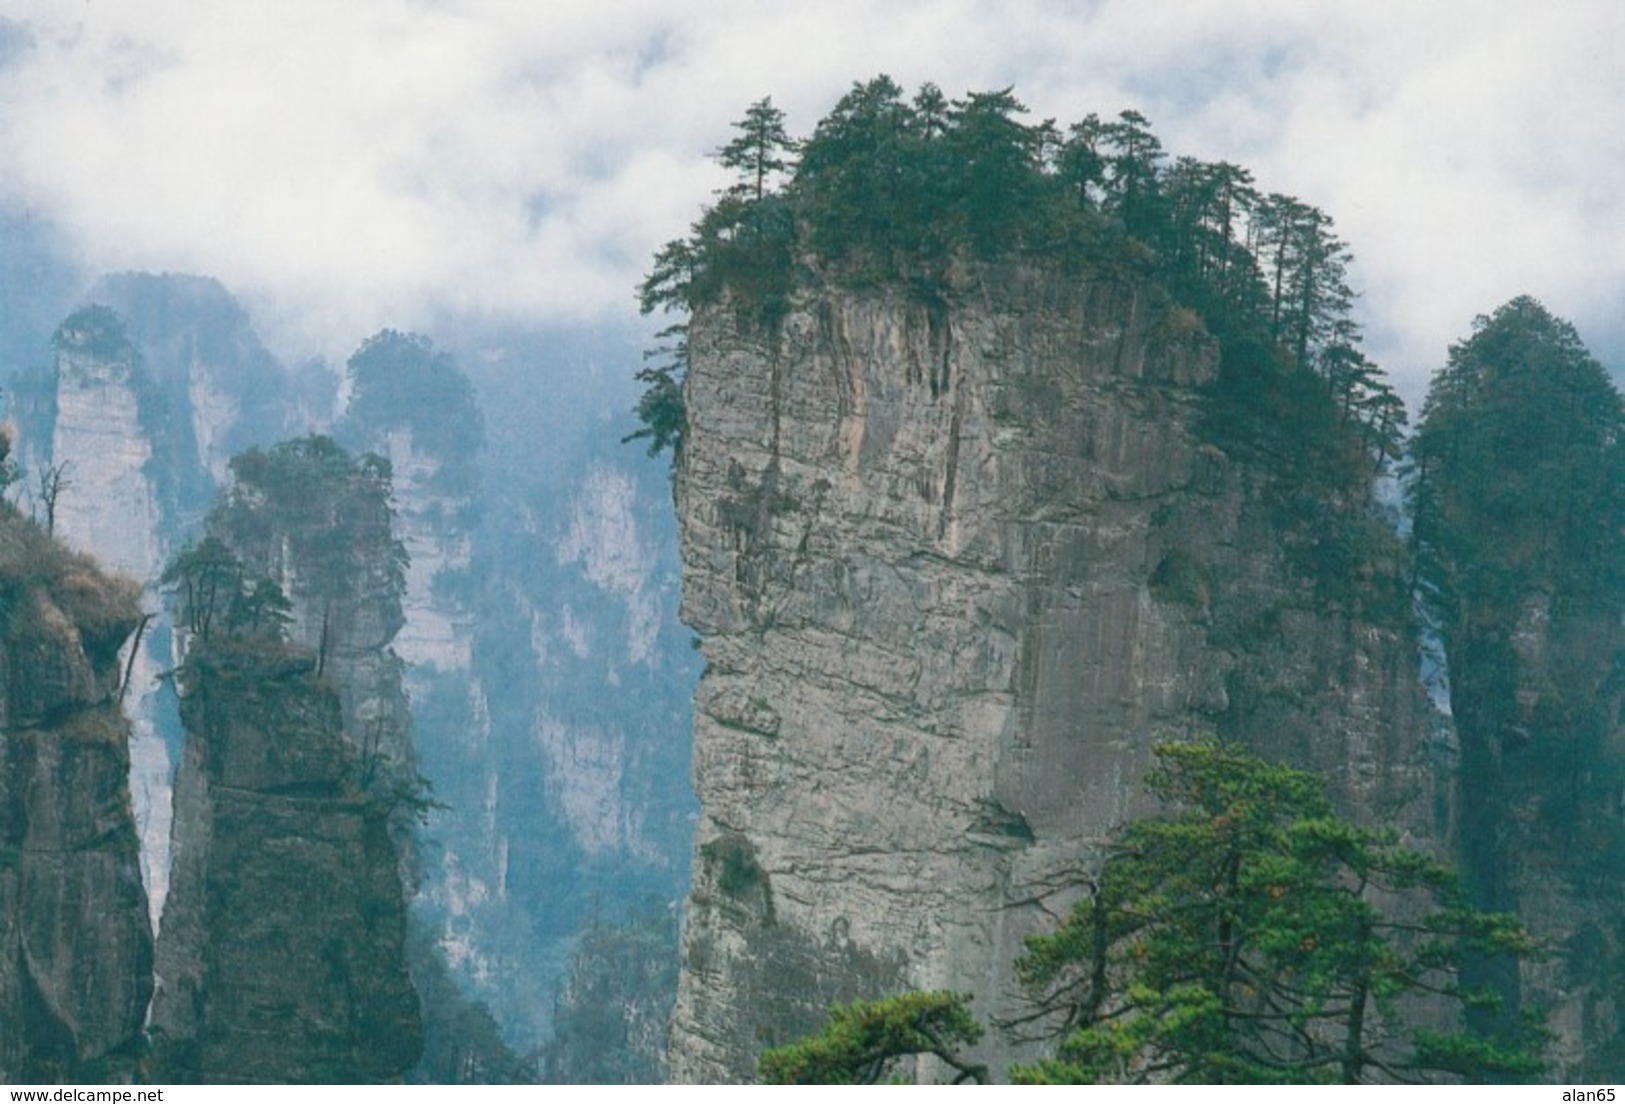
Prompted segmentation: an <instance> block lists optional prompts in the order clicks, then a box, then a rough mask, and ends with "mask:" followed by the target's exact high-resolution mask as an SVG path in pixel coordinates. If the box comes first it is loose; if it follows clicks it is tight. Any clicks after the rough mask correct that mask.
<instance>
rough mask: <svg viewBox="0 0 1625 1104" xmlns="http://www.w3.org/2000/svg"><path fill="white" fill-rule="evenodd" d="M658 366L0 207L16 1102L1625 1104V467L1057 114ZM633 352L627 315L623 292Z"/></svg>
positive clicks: (1305, 223) (1556, 338) (764, 285)
mask: <svg viewBox="0 0 1625 1104" xmlns="http://www.w3.org/2000/svg"><path fill="white" fill-rule="evenodd" d="M728 137H729V139H730V140H729V141H728V142H727V144H725V145H723V146H722V147H721V148H720V149H719V150H718V151H717V152H716V154H715V158H716V160H717V161H718V162H719V163H720V165H721V166H722V167H723V168H724V169H726V170H727V171H728V172H729V173H730V174H731V180H732V183H731V184H730V185H729V186H728V187H726V188H725V189H723V190H721V191H719V192H718V193H717V194H716V195H715V196H714V197H713V201H712V202H711V203H709V204H708V205H706V206H705V207H704V208H703V209H702V210H701V211H700V212H699V213H698V214H697V217H696V219H695V221H694V222H693V224H692V227H691V229H690V231H689V233H688V234H687V235H686V236H684V237H680V238H678V239H676V240H673V241H672V242H670V243H668V244H667V245H666V246H665V247H663V248H662V249H661V250H660V251H659V252H658V253H657V254H656V255H655V256H654V258H653V260H652V263H651V266H650V268H649V270H648V274H647V276H646V278H645V280H644V282H643V283H642V284H641V285H640V286H639V287H638V288H637V289H636V301H637V303H638V305H639V306H641V308H642V313H643V316H645V318H644V321H642V322H640V321H639V320H638V319H636V318H634V317H630V316H631V315H632V314H633V313H634V312H633V311H632V310H631V309H630V308H631V304H632V301H633V300H632V298H631V296H629V299H628V307H629V309H628V315H629V317H628V318H627V319H626V320H625V323H624V325H623V326H621V327H619V328H613V329H601V330H595V331H591V332H587V331H569V330H566V329H563V328H553V329H544V328H540V327H538V328H536V329H531V330H526V329H524V328H522V327H514V326H499V325H496V324H493V323H485V322H478V321H474V320H471V319H469V318H453V317H448V319H447V320H446V324H445V326H444V328H443V330H437V331H436V332H435V333H433V334H424V333H416V332H408V331H406V330H397V329H392V328H383V329H379V330H377V331H376V332H374V333H372V334H370V335H367V334H358V335H356V340H355V346H354V349H353V352H351V353H350V354H349V355H348V357H347V359H346V360H345V361H344V363H342V364H334V363H329V362H328V361H326V360H323V359H320V358H313V359H305V360H289V359H284V358H281V357H279V356H278V355H276V354H274V353H273V352H272V351H271V350H270V349H268V348H267V346H266V344H265V343H264V342H263V341H262V339H261V336H260V334H259V332H258V331H257V330H256V325H255V320H254V318H253V317H251V314H250V311H249V309H248V308H247V307H245V306H244V304H243V303H240V302H239V301H238V300H237V299H236V298H234V296H233V294H232V293H231V292H230V291H229V290H228V289H227V288H226V287H224V286H223V285H222V284H221V283H220V282H219V281H217V280H216V279H214V278H212V277H210V276H208V275H182V274H175V273H163V274H158V273H148V272H121V273H116V274H109V275H105V276H102V277H100V278H99V279H97V280H96V281H95V282H94V283H92V284H91V285H90V286H88V287H86V286H83V285H82V282H81V281H78V280H77V279H76V278H75V277H74V276H73V274H72V273H73V269H72V266H71V264H70V263H69V261H68V260H67V259H66V257H65V256H63V254H62V252H61V250H60V248H59V247H58V245H57V244H56V242H55V240H54V239H53V237H52V235H51V233H50V230H49V228H48V227H46V226H44V225H43V224H41V223H38V222H36V221H34V220H33V219H32V218H31V216H29V215H27V214H26V213H24V212H18V211H10V210H0V358H3V360H0V369H3V370H4V380H5V382H4V396H3V398H4V404H5V418H6V421H5V424H4V430H3V432H4V436H3V439H0V450H3V455H0V483H3V484H4V499H3V503H0V1082H4V1083H22V1084H27V1083H40V1084H44V1083H101V1082H106V1083H140V1084H219V1083H270V1084H288V1083H398V1082H408V1083H420V1084H459V1085H461V1084H529V1083H577V1084H581V1083H589V1084H590V1083H614V1084H640V1083H659V1082H680V1083H707V1084H709V1083H752V1082H767V1083H874V1082H887V1081H901V1082H925V1083H935V1082H955V1083H963V1082H973V1081H974V1082H1010V1081H1015V1082H1021V1083H1148V1082H1149V1083H1165V1082H1176V1083H1198V1084H1206V1083H1220V1082H1248V1083H1252V1082H1320V1083H1337V1082H1350V1083H1369V1082H1384V1083H1412V1082H1420V1083H1432V1082H1445V1083H1457V1082H1463V1081H1465V1082H1505V1081H1535V1082H1544V1083H1559V1082H1563V1083H1579V1082H1581V1081H1586V1082H1592V1083H1595V1082H1608V1081H1620V1080H1625V1038H1622V1036H1621V1019H1622V1017H1625V1007H1622V1001H1625V892H1622V886H1625V715H1622V707H1625V433H1622V430H1625V407H1622V401H1621V396H1620V393H1619V391H1618V389H1617V387H1616V386H1615V384H1614V383H1613V382H1612V380H1611V378H1610V374H1609V372H1608V370H1607V369H1605V368H1604V366H1603V365H1602V364H1601V363H1600V362H1599V361H1598V360H1597V359H1596V358H1595V357H1594V356H1593V355H1592V354H1591V353H1590V352H1589V351H1588V350H1587V348H1586V346H1585V345H1584V343H1583V342H1582V340H1581V337H1580V335H1579V334H1578V333H1577V332H1576V330H1575V329H1574V327H1573V326H1572V325H1570V324H1569V323H1568V322H1566V321H1564V320H1563V319H1561V318H1558V317H1556V316H1555V315H1553V314H1552V313H1551V312H1550V311H1548V310H1547V309H1546V307H1545V306H1543V305H1542V304H1541V303H1540V302H1538V301H1537V300H1536V299H1534V298H1532V297H1529V296H1520V297H1517V298H1513V299H1511V300H1509V301H1507V302H1505V303H1500V304H1497V303H1485V304H1483V310H1484V312H1485V313H1484V314H1483V315H1482V316H1480V317H1479V318H1477V319H1476V320H1473V319H1463V320H1462V332H1461V336H1460V339H1459V340H1458V342H1457V343H1456V344H1454V345H1452V346H1451V347H1450V348H1449V349H1439V350H1438V360H1437V371H1436V372H1435V374H1434V376H1433V379H1432V383H1431V385H1430V388H1429V391H1428V394H1427V397H1426V400H1425V402H1423V403H1422V404H1421V405H1420V407H1419V408H1416V409H1411V410H1407V407H1406V403H1405V402H1404V401H1403V399H1402V398H1401V397H1400V396H1399V394H1398V393H1397V392H1396V390H1395V388H1394V386H1393V385H1392V384H1391V383H1390V382H1389V380H1388V378H1387V377H1386V376H1385V374H1384V372H1383V370H1382V369H1381V368H1380V367H1379V366H1378V365H1377V364H1376V363H1374V362H1373V361H1372V360H1371V359H1370V357H1369V356H1368V355H1367V353H1366V351H1365V345H1364V339H1363V335H1362V332H1361V326H1360V324H1359V322H1358V321H1357V320H1356V310H1355V302H1356V293H1355V291H1354V289H1353V288H1352V287H1351V276H1350V266H1351V264H1352V261H1353V254H1352V251H1351V249H1350V247H1349V246H1348V244H1346V243H1345V242H1343V241H1342V240H1341V239H1340V238H1339V237H1338V236H1337V234H1336V231H1335V229H1334V226H1333V223H1332V219H1331V218H1330V217H1329V216H1328V215H1327V214H1326V213H1324V212H1322V211H1320V210H1318V209H1317V208H1315V207H1314V206H1312V205H1310V204H1307V203H1304V202H1302V201H1301V200H1298V199H1296V198H1294V197H1291V196H1286V195H1282V194H1278V193H1273V192H1270V191H1269V190H1268V185H1267V183H1263V182H1255V181H1254V179H1253V175H1252V173H1251V172H1249V171H1248V170H1247V169H1246V168H1244V167H1242V166H1239V165H1235V164H1230V163H1228V162H1208V161H1203V160H1200V159H1197V158H1195V157H1190V156H1182V155H1178V154H1176V153H1174V152H1170V151H1166V150H1164V149H1163V147H1162V144H1161V141H1160V139H1159V138H1158V137H1157V135H1156V134H1155V133H1154V132H1153V130H1152V128H1151V125H1150V123H1149V122H1148V120H1146V119H1145V118H1144V117H1143V116H1141V115H1140V114H1138V113H1137V112H1134V111H1123V112H1121V113H1120V114H1118V115H1116V116H1111V117H1102V116H1099V115H1096V114H1089V115H1087V116H1085V117H1083V118H1082V119H1081V120H1079V121H1077V122H1074V123H1057V122H1056V121H1054V120H1045V121H1034V120H1032V119H1031V118H1029V113H1028V112H1027V110H1026V108H1025V107H1024V106H1023V105H1022V104H1021V102H1020V101H1019V100H1018V99H1017V98H1016V96H1015V94H1014V92H1013V91H1012V90H1009V89H1006V90H1004V91H995V92H979V93H966V94H965V95H964V96H963V97H961V98H954V97H950V96H948V95H946V94H945V93H943V92H942V91H941V90H940V89H938V88H937V87H936V86H934V85H929V84H927V85H924V86H922V87H921V88H919V89H918V90H917V91H915V92H912V93H911V92H908V91H907V90H905V89H903V88H902V87H901V86H899V85H898V84H896V83H895V82H893V81H891V80H890V79H889V78H887V77H878V78H875V79H873V80H869V81H866V82H861V83H857V84H854V85H852V86H851V88H850V89H849V91H848V92H847V94H846V95H845V96H843V97H842V98H841V99H840V100H839V102H838V103H837V104H836V105H835V106H834V107H833V109H831V110H830V112H829V113H828V114H827V115H826V116H825V117H824V118H823V119H822V120H820V121H819V122H818V123H817V125H816V126H815V127H814V128H813V129H812V130H811V131H810V132H809V133H807V134H805V135H802V136H792V135H791V133H790V132H789V131H788V128H787V124H786V121H785V117H784V115H783V113H782V112H780V111H779V110H778V109H777V108H776V107H775V106H774V104H773V101H772V100H771V99H763V100H760V101H758V102H756V103H755V104H752V105H750V107H749V108H748V109H747V110H746V112H745V113H744V115H743V116H742V117H741V118H740V119H739V120H738V121H736V122H735V123H734V124H733V125H732V127H731V129H730V130H729V131H728ZM628 290H629V292H630V291H632V290H633V289H628Z"/></svg>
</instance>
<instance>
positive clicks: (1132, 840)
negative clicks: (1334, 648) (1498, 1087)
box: [1014, 744, 1542, 1083]
mask: <svg viewBox="0 0 1625 1104" xmlns="http://www.w3.org/2000/svg"><path fill="white" fill-rule="evenodd" d="M1156 753H1157V757H1158V763H1157V766H1156V767H1155V768H1154V769H1153V771H1152V772H1151V774H1150V776H1149V778H1148V780H1147V781H1148V785H1149V787H1150V789H1151V790H1152V792H1153V793H1155V794H1156V795H1157V796H1158V797H1160V798H1162V799H1163V800H1164V801H1165V802H1167V803H1169V804H1171V805H1173V806H1174V807H1175V810H1176V811H1175V812H1174V813H1173V814H1172V815H1169V816H1166V817H1161V818H1156V819H1148V820H1142V821H1139V822H1136V823H1135V824H1134V825H1132V826H1131V827H1130V828H1129V830H1128V832H1127V833H1126V834H1125V835H1124V837H1123V839H1122V840H1121V841H1120V843H1119V844H1118V846H1117V847H1115V848H1114V849H1113V851H1112V853H1111V855H1110V856H1109V857H1108V859H1107V861H1106V863H1105V865H1104V867H1103V869H1102V871H1101V874H1100V877H1099V880H1098V881H1097V882H1096V884H1095V885H1094V886H1092V887H1091V893H1090V895H1089V896H1088V897H1087V898H1086V899H1085V900H1083V901H1082V902H1080V903H1079V904H1078V905H1077V907H1076V908H1075V909H1074V910H1073V912H1072V913H1071V915H1069V916H1068V917H1067V918H1066V919H1065V920H1064V921H1063V922H1062V923H1061V925H1060V926H1059V927H1058V928H1057V930H1056V931H1055V932H1053V933H1051V934H1048V935H1043V936H1038V937H1034V938H1032V939H1030V940H1029V942H1028V948H1027V952H1026V954H1025V955H1024V956H1023V957H1022V958H1021V959H1020V960H1019V961H1018V963H1017V970H1018V974H1019V976H1020V977H1021V979H1022V981H1023V983H1024V984H1025V985H1026V986H1027V987H1028V989H1029V992H1030V994H1031V995H1032V998H1033V1000H1034V1002H1035V1011H1034V1013H1033V1014H1032V1016H1030V1017H1028V1018H1027V1019H1026V1020H1025V1021H1024V1023H1025V1025H1026V1026H1027V1027H1029V1028H1030V1027H1032V1026H1033V1025H1044V1027H1045V1028H1046V1029H1047V1030H1048V1031H1050V1032H1052V1033H1054V1034H1056V1035H1058V1036H1059V1037H1060V1044H1059V1047H1058V1049H1057V1051H1056V1053H1055V1056H1054V1057H1053V1058H1051V1059H1048V1060H1046V1061H1043V1062H1040V1063H1037V1064H1035V1065H1033V1066H1030V1067H1026V1068H1022V1069H1018V1070H1016V1071H1014V1074H1015V1077H1016V1079H1017V1080H1022V1081H1028V1082H1066V1083H1075V1082H1102V1081H1112V1082H1124V1081H1126V1082H1145V1081H1158V1082H1164V1081H1169V1082H1192V1083H1219V1082H1243V1083H1267V1082H1337V1081H1341V1082H1347V1083H1357V1082H1363V1081H1371V1080H1393V1081H1411V1080H1423V1079H1426V1078H1427V1077H1429V1076H1433V1075H1437V1074H1454V1075H1457V1076H1460V1077H1463V1078H1465V1079H1468V1080H1482V1079H1493V1080H1505V1079H1517V1078H1522V1077H1528V1076H1532V1075H1534V1074H1536V1073H1538V1072H1539V1071H1540V1070H1541V1069H1542V1065H1541V1062H1540V1059H1539V1038H1540V1032H1539V1029H1538V1027H1535V1026H1532V1025H1523V1024H1520V1025H1518V1030H1516V1031H1508V1032H1507V1033H1506V1034H1505V1035H1503V1036H1501V1037H1498V1038H1484V1037H1478V1036H1473V1035H1470V1034H1468V1033H1465V1032H1461V1031H1455V1032H1448V1031H1447V1032H1438V1031H1429V1030H1427V1029H1425V1028H1423V1027H1421V1026H1418V1025H1416V1024H1413V1023H1411V1022H1410V1020H1409V1017H1408V1015H1407V1013H1408V1012H1410V1011H1412V1010H1411V1009H1409V1008H1408V1007H1407V1002H1409V1001H1412V1000H1414V999H1416V998H1431V999H1434V1000H1437V1001H1442V1002H1444V1004H1445V1005H1447V1006H1452V1007H1454V1008H1455V1009H1456V1010H1457V1012H1458V1013H1459V1012H1460V1011H1462V1010H1463V1009H1464V1008H1465V1007H1467V1006H1469V1005H1471V1004H1475V1003H1478V1002H1483V1001H1493V1000H1494V999H1495V998H1494V996H1493V994H1488V993H1484V992H1477V991H1473V990H1470V989H1468V988H1466V987H1464V986H1463V984H1462V963H1463V961H1464V958H1465V957H1466V956H1469V955H1473V954H1482V953H1486V952H1494V953H1500V954H1507V955H1512V956H1519V955H1525V954H1530V953H1532V952H1533V951H1534V950H1535V947H1534V944H1533V942H1532V941H1531V939H1530V937H1529V935H1528V933H1527V932H1526V931H1525V930H1524V929H1523V927H1522V925H1521V924H1520V923H1518V921H1517V920H1516V919H1514V918H1512V917H1509V916H1505V915H1497V914H1486V913H1481V912H1478V911H1476V910H1474V909H1472V908H1471V907H1469V906H1468V905H1467V904H1466V903H1465V901H1464V899H1463V897H1462V896H1461V894H1460V893H1459V891H1458V889H1457V887H1456V885H1455V881H1454V879H1453V878H1452V876H1451V875H1450V873H1449V872H1448V871H1447V870H1446V869H1445V868H1444V867H1442V866H1441V865H1440V864H1438V863H1437V862H1435V861H1433V860H1432V859H1430V858H1428V857H1426V856H1424V855H1421V854H1418V853H1417V852H1414V851H1410V850H1408V849H1406V848H1404V847H1402V846H1400V845H1399V843H1398V842H1397V838H1396V836H1395V834H1394V833H1392V832H1389V831H1384V830H1378V829H1367V828H1359V827H1356V826H1354V825H1351V824H1348V823H1346V822H1344V821H1341V820H1339V819H1338V818H1336V817H1335V816H1334V815H1333V813H1332V810H1331V806H1330V804H1329V802H1328V800H1327V798H1326V795H1325V792H1324V785H1323V783H1322V782H1321V780H1320V779H1319V778H1318V777H1316V776H1314V775H1310V774H1306V773H1304V772H1302V771H1296V770H1292V769H1290V768H1287V767H1282V766H1276V765H1272V764H1268V763H1265V762H1262V761H1260V760H1257V759H1254V758H1251V757H1250V756H1246V755H1244V754H1242V753H1240V752H1238V751H1236V750H1234V749H1232V748H1228V747H1224V746H1221V745H1217V744H1193V745H1165V746H1162V747H1159V748H1158V749H1156Z"/></svg>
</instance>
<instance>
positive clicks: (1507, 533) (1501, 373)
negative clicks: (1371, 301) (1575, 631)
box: [1415, 296, 1625, 616]
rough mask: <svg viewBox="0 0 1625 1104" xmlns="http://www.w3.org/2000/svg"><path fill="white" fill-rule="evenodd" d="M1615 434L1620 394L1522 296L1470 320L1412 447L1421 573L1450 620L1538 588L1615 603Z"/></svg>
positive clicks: (1622, 508) (1621, 515)
mask: <svg viewBox="0 0 1625 1104" xmlns="http://www.w3.org/2000/svg"><path fill="white" fill-rule="evenodd" d="M1622 431H1625V412H1622V407H1621V400H1620V395H1619V392H1618V391H1616V390H1615V389H1614V386H1613V384H1612V383H1611V382H1610V381H1609V379H1608V375H1607V372H1606V371H1605V370H1604V369H1603V367H1602V365H1600V364H1599V363H1597V361H1596V359H1595V358H1593V357H1592V356H1591V354H1590V353H1589V352H1587V351H1586V348H1585V346H1584V345H1583V344H1582V343H1581V341H1580V337H1579V335H1578V334H1577V333H1576V332H1575V330H1574V327H1573V326H1571V325H1569V324H1568V323H1567V322H1564V321H1563V320H1561V319H1558V318H1555V317H1553V316H1552V315H1551V314H1549V313H1548V312H1547V311H1546V309H1545V308H1544V307H1542V306H1541V305H1540V304H1539V303H1538V302H1536V301H1535V300H1534V299H1532V298H1529V297H1528V296H1522V297H1519V298H1517V299H1514V300H1512V301H1511V302H1510V303H1507V304H1506V305H1505V306H1503V307H1501V308H1500V309H1499V310H1497V311H1496V312H1495V313H1494V314H1493V315H1490V316H1488V317H1480V318H1478V319H1476V320H1475V322H1474V324H1473V335H1472V336H1471V337H1469V338H1468V339H1466V340H1465V341H1462V342H1459V343H1458V344H1456V345H1453V346H1452V347H1451V349H1450V357H1449V362H1448V363H1447V365H1446V366H1445V368H1444V370H1443V371H1441V372H1440V373H1439V374H1438V375H1437V376H1436V377H1435V378H1434V380H1433V383H1432V386H1431V387H1430V389H1429V392H1428V397H1427V401H1426V403H1425V404H1424V405H1423V408H1422V421H1421V424H1420V425H1419V426H1418V429H1417V435H1416V443H1415V457H1416V463H1417V466H1418V469H1419V477H1418V480H1417V484H1416V502H1415V506H1416V525H1417V535H1418V538H1419V540H1420V541H1421V542H1422V544H1423V548H1424V551H1425V553H1426V555H1425V556H1424V558H1423V560H1422V563H1421V567H1422V570H1423V572H1424V574H1425V576H1426V577H1427V578H1428V579H1429V580H1430V581H1431V582H1433V583H1434V584H1435V586H1436V587H1437V588H1438V589H1439V592H1440V594H1441V595H1443V596H1444V597H1445V599H1446V602H1447V605H1448V606H1449V607H1450V608H1452V609H1455V610H1465V609H1466V608H1467V607H1478V608H1480V609H1497V608H1499V607H1502V606H1504V605H1505V604H1506V602H1507V601H1508V600H1509V599H1512V598H1514V597H1517V596H1520V595H1521V594H1522V593H1524V592H1525V591H1527V590H1528V589H1529V588H1530V587H1531V586H1534V585H1537V584H1555V585H1557V586H1559V587H1561V588H1563V589H1565V590H1570V591H1573V592H1574V593H1576V595H1577V596H1580V595H1584V596H1586V597H1592V598H1601V597H1604V596H1612V597H1615V598H1616V599H1617V596H1618V595H1619V594H1620V593H1621V592H1622V591H1625V556H1622V555H1621V552H1622V551H1625V539H1622V537H1621V533H1622V531H1625V529H1622V526H1625V447H1622V446H1621V441H1622V440H1625V436H1622ZM1486 615H1487V616H1489V615H1490V614H1486Z"/></svg>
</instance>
